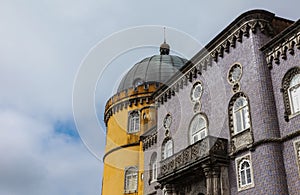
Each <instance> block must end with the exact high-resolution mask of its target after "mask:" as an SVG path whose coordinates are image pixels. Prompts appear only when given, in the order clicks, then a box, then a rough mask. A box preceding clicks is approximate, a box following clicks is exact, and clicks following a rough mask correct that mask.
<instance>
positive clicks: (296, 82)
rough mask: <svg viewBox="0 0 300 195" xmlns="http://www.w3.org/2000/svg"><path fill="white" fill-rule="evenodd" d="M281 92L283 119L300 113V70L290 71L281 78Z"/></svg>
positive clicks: (296, 68) (293, 69) (287, 119)
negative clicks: (283, 109)
mask: <svg viewBox="0 0 300 195" xmlns="http://www.w3.org/2000/svg"><path fill="white" fill-rule="evenodd" d="M281 92H282V94H283V101H284V107H285V112H284V118H285V120H286V121H287V122H288V121H289V119H290V118H291V117H292V116H294V115H296V114H299V113H300V68H298V67H295V68H292V69H290V70H289V71H288V72H287V73H286V74H285V75H284V77H283V80H282V88H281Z"/></svg>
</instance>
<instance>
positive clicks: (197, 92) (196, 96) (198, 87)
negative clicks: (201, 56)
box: [190, 81, 203, 101]
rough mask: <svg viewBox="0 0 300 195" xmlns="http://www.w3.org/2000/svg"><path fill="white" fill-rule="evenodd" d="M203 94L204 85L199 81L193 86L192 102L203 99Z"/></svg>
mask: <svg viewBox="0 0 300 195" xmlns="http://www.w3.org/2000/svg"><path fill="white" fill-rule="evenodd" d="M202 92H203V88H202V84H201V82H199V81H198V82H196V83H195V84H194V85H193V88H192V90H191V93H190V98H191V100H192V101H199V100H200V98H201V95H202Z"/></svg>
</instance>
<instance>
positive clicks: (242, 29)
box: [154, 19, 274, 106]
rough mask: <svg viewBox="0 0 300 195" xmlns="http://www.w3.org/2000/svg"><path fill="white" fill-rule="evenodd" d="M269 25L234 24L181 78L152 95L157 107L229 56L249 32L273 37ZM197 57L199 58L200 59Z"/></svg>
mask: <svg viewBox="0 0 300 195" xmlns="http://www.w3.org/2000/svg"><path fill="white" fill-rule="evenodd" d="M270 23H271V22H270V21H268V20H265V19H252V20H249V21H246V22H244V23H242V24H241V23H239V24H236V26H234V27H232V28H236V29H235V30H233V29H230V30H232V31H231V32H232V33H231V34H229V35H228V36H226V37H222V40H221V41H220V40H218V42H219V44H218V45H216V46H214V47H213V48H211V49H210V48H209V49H205V48H204V49H203V50H201V51H200V52H199V53H198V54H197V55H196V56H195V57H194V59H192V60H191V61H190V66H191V67H190V68H188V69H187V70H183V71H182V74H180V75H181V76H179V78H177V80H175V81H172V80H169V81H168V83H167V84H166V85H164V87H162V88H161V90H158V92H156V93H155V94H154V96H156V97H155V101H157V102H158V104H157V106H160V105H161V104H163V103H164V102H166V101H167V98H164V96H165V95H166V94H168V93H169V91H172V92H173V91H174V92H178V85H179V86H180V87H179V89H180V88H181V89H182V83H183V82H184V83H185V85H186V84H187V83H186V81H187V80H188V81H190V82H192V81H193V78H195V79H197V78H198V75H201V73H202V71H203V70H204V71H205V70H207V66H212V62H213V61H214V62H215V63H217V62H218V59H219V58H223V57H224V54H225V53H227V54H229V53H230V51H231V50H232V49H235V47H236V42H240V43H242V42H243V37H245V38H249V37H250V32H251V33H253V34H255V33H257V31H258V30H259V31H260V32H261V33H263V34H266V35H268V36H271V37H272V36H273V35H274V31H273V28H272V26H271V24H270ZM207 50H208V52H207ZM198 56H201V57H200V59H199V58H198ZM197 58H198V59H197ZM174 95H175V94H174ZM170 98H171V96H170Z"/></svg>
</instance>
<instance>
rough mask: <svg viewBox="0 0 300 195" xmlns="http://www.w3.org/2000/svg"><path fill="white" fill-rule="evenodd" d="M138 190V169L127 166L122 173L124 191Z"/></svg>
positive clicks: (132, 191)
mask: <svg viewBox="0 0 300 195" xmlns="http://www.w3.org/2000/svg"><path fill="white" fill-rule="evenodd" d="M137 190H138V169H137V167H128V168H126V169H125V173H124V193H126V194H128V193H134V192H137Z"/></svg>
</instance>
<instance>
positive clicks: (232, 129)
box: [228, 92, 252, 138]
mask: <svg viewBox="0 0 300 195" xmlns="http://www.w3.org/2000/svg"><path fill="white" fill-rule="evenodd" d="M241 97H243V98H244V99H245V100H246V102H247V104H246V107H247V111H248V112H247V114H246V116H247V117H248V126H247V128H244V129H242V130H240V131H237V129H236V124H237V120H236V115H235V113H234V105H235V103H236V101H237V100H238V99H239V98H241ZM241 119H242V118H241ZM244 121H245V120H244ZM251 121H252V120H251V107H250V101H249V99H248V97H247V96H246V95H245V94H244V93H243V92H238V93H236V94H234V95H233V96H232V98H231V99H230V101H229V106H228V123H229V129H230V134H231V138H232V137H235V136H236V135H239V134H243V133H244V132H252V131H251V128H252V122H251Z"/></svg>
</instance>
